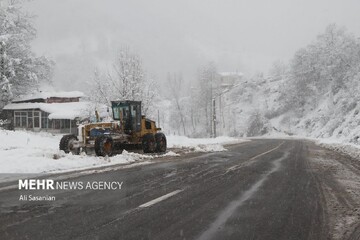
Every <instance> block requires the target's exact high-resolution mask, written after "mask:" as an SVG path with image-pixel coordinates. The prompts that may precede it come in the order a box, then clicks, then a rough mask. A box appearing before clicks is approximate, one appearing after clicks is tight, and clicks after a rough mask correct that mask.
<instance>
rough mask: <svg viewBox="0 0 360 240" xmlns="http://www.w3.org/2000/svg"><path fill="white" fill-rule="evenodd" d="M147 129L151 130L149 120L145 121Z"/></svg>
mask: <svg viewBox="0 0 360 240" xmlns="http://www.w3.org/2000/svg"><path fill="white" fill-rule="evenodd" d="M145 128H146V129H151V122H150V121H149V120H145Z"/></svg>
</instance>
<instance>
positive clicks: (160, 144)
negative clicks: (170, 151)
mask: <svg viewBox="0 0 360 240" xmlns="http://www.w3.org/2000/svg"><path fill="white" fill-rule="evenodd" d="M155 142H156V152H158V153H164V152H166V144H167V143H166V137H165V134H163V133H156V134H155Z"/></svg>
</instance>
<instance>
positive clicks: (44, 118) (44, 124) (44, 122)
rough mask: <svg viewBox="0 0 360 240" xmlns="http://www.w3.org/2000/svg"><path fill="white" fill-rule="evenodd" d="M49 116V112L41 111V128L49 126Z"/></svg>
mask: <svg viewBox="0 0 360 240" xmlns="http://www.w3.org/2000/svg"><path fill="white" fill-rule="evenodd" d="M48 116H49V113H47V112H41V128H49V125H48Z"/></svg>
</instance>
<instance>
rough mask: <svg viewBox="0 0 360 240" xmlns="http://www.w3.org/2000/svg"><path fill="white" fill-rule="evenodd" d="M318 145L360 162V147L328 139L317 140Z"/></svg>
mask: <svg viewBox="0 0 360 240" xmlns="http://www.w3.org/2000/svg"><path fill="white" fill-rule="evenodd" d="M317 144H318V145H320V146H322V147H325V148H328V149H331V150H333V151H336V152H339V153H342V154H346V155H349V156H351V157H353V158H354V159H357V160H358V161H360V146H359V145H356V144H352V143H343V142H340V141H338V140H335V139H332V138H327V139H319V140H317Z"/></svg>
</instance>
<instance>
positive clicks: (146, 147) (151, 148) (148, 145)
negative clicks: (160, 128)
mask: <svg viewBox="0 0 360 240" xmlns="http://www.w3.org/2000/svg"><path fill="white" fill-rule="evenodd" d="M142 148H143V151H144V153H153V152H155V150H156V142H155V137H154V135H152V134H151V133H147V134H145V135H144V137H143V139H142Z"/></svg>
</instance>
